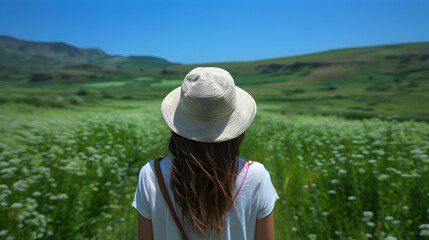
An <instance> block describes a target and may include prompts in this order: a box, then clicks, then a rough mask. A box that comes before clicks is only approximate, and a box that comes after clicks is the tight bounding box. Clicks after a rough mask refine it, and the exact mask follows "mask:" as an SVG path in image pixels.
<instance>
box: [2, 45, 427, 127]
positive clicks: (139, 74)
mask: <svg viewBox="0 0 429 240" xmlns="http://www.w3.org/2000/svg"><path fill="white" fill-rule="evenodd" d="M3 49H4V48H3ZM0 50H1V48H0ZM9 51H12V50H9ZM14 51H15V50H14ZM82 54H84V53H82ZM87 54H89V53H87ZM100 54H102V53H100ZM0 56H2V57H0V58H1V59H4V56H3V55H0ZM25 56H30V55H28V54H27V55H25ZM31 56H33V55H31ZM43 57H44V58H49V59H52V58H50V57H49V56H43ZM197 66H214V67H221V68H224V69H226V70H228V71H229V72H230V73H231V74H232V76H233V77H234V79H235V82H236V84H237V85H238V86H240V87H241V88H243V89H245V90H246V91H248V92H249V93H250V94H252V96H253V97H254V98H255V99H256V101H257V103H258V105H259V109H260V110H263V111H270V112H276V113H282V114H311V115H336V116H344V117H349V118H365V117H374V116H378V115H379V114H383V115H389V116H399V117H397V118H400V119H416V120H424V121H429V110H428V109H429V42H423V43H410V44H396V45H385V46H374V47H363V48H351V49H338V50H332V51H326V52H320V53H314V54H307V55H302V56H293V57H284V58H273V59H265V60H259V61H250V62H220V63H209V64H193V65H172V63H170V62H168V61H166V60H163V59H160V58H153V57H127V58H125V57H120V56H109V55H106V54H104V55H103V56H101V57H95V58H94V59H89V60H87V61H86V62H85V63H80V64H72V65H54V66H50V65H48V64H45V65H42V66H39V67H37V65H32V66H31V67H29V66H28V65H12V66H11V65H4V64H3V66H0V85H1V86H4V87H5V88H4V89H5V90H4V91H7V94H9V95H10V94H14V93H17V94H31V95H37V94H46V93H47V91H48V92H49V91H50V92H49V94H51V95H67V94H68V95H70V94H76V93H77V92H79V91H80V90H85V91H86V92H89V93H91V94H88V95H85V97H84V98H86V99H87V100H88V101H92V100H96V99H103V98H108V99H140V100H144V99H162V97H164V96H165V94H167V93H168V92H169V91H171V90H172V89H173V88H175V87H177V86H179V85H180V84H181V81H182V80H183V77H184V76H185V75H186V73H188V72H189V71H190V70H191V69H193V68H194V67H197ZM6 88H7V90H6ZM47 89H48V90H47ZM4 91H3V92H4ZM0 93H1V92H0Z"/></svg>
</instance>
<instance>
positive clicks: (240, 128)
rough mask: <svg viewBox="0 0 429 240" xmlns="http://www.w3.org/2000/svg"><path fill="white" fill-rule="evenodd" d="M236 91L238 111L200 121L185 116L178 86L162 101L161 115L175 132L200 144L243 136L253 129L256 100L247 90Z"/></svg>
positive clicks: (238, 89) (236, 109)
mask: <svg viewBox="0 0 429 240" xmlns="http://www.w3.org/2000/svg"><path fill="white" fill-rule="evenodd" d="M235 88H236V108H235V109H234V111H232V112H231V113H230V114H229V115H227V116H225V117H222V118H220V119H216V120H200V119H195V118H191V117H189V116H188V115H186V114H185V113H184V112H183V110H182V108H181V106H180V103H179V102H180V91H181V87H178V88H176V89H174V90H173V91H171V92H170V93H169V94H168V95H167V96H166V97H165V98H164V100H163V101H162V104H161V113H162V116H163V118H164V120H165V122H166V123H167V125H168V126H169V127H170V129H171V130H172V131H174V132H175V133H177V134H179V135H180V136H182V137H185V138H188V139H192V140H195V141H199V142H224V141H227V140H231V139H234V138H236V137H238V136H240V135H241V134H242V133H243V132H244V131H246V129H247V128H248V127H249V126H250V124H251V123H252V121H253V119H254V118H255V114H256V103H255V100H254V99H253V98H252V96H250V94H248V93H247V92H246V91H244V90H243V89H241V88H239V87H235Z"/></svg>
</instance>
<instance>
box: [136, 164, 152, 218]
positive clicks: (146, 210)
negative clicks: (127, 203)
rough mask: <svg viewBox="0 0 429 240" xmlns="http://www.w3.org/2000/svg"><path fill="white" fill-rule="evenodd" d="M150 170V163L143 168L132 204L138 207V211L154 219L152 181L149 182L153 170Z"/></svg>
mask: <svg viewBox="0 0 429 240" xmlns="http://www.w3.org/2000/svg"><path fill="white" fill-rule="evenodd" d="M150 170H151V167H150V164H149V163H147V164H146V165H144V166H143V167H142V168H141V170H140V173H139V179H138V182H137V188H136V193H135V195H134V201H133V203H132V204H131V206H133V207H134V208H135V209H137V211H138V212H139V213H140V214H141V215H142V216H143V217H145V218H147V219H152V213H151V209H150V206H149V196H150V183H149V182H148V180H149V174H151V172H149V171H150Z"/></svg>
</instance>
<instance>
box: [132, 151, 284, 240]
mask: <svg viewBox="0 0 429 240" xmlns="http://www.w3.org/2000/svg"><path fill="white" fill-rule="evenodd" d="M238 161H239V163H238V176H237V178H236V182H235V187H234V191H233V195H234V196H235V195H236V193H237V191H238V190H239V189H240V191H239V193H238V195H237V197H236V199H235V201H234V205H233V206H232V208H231V209H230V211H229V212H228V214H227V216H226V218H225V222H224V226H223V228H224V231H222V232H221V234H220V235H217V234H216V233H212V234H211V235H210V238H209V239H254V235H255V224H256V220H257V219H261V218H264V217H266V216H267V215H269V214H270V213H271V212H272V211H273V208H274V203H275V201H276V200H277V199H278V196H277V193H276V191H275V189H274V187H273V185H272V183H271V180H270V176H269V173H268V172H267V170H266V169H265V168H264V166H263V165H262V164H260V163H258V162H253V163H252V164H250V165H249V166H248V164H247V161H246V160H244V159H241V158H240V159H239V160H238ZM153 162H154V161H153V160H152V161H150V162H148V163H147V164H146V165H145V166H143V167H142V169H141V171H140V175H139V181H138V184H137V190H136V195H135V199H134V202H133V206H134V207H135V208H136V209H137V210H138V211H139V213H140V214H141V215H142V216H143V217H145V218H147V219H152V226H153V228H152V229H153V235H154V239H181V237H180V232H179V229H178V228H177V226H176V224H175V222H174V220H173V218H172V217H171V214H170V213H169V210H168V208H167V206H166V203H165V201H164V199H163V196H162V194H161V191H160V189H159V185H158V183H157V181H156V176H155V171H154V165H153ZM160 166H161V172H162V176H163V178H164V182H165V185H166V188H167V191H168V194H169V196H170V199H172V202H173V205H174V209H175V211H176V213H177V215H178V217H179V220H180V222H181V224H182V225H183V226H184V230H185V233H186V236H187V237H188V239H207V236H208V233H206V235H205V236H201V235H198V234H197V233H196V232H195V231H193V230H192V227H191V226H189V223H188V222H186V221H185V222H183V219H182V212H181V208H180V207H179V206H178V204H177V203H176V202H175V201H174V196H173V192H172V191H171V187H170V177H171V167H172V160H171V159H170V158H168V157H166V158H164V159H163V160H162V161H161V162H160ZM247 169H248V171H247ZM246 172H247V175H246ZM245 176H246V178H245V179H244V177H245ZM243 180H244V182H243Z"/></svg>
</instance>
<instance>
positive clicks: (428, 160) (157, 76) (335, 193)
mask: <svg viewBox="0 0 429 240" xmlns="http://www.w3.org/2000/svg"><path fill="white" fill-rule="evenodd" d="M10 54H12V53H10ZM8 56H9V55H8ZM18 60H19V59H18ZM21 60H22V59H21ZM21 60H20V61H21ZM30 60H31V59H30ZM30 60H29V61H30ZM48 60H49V59H47V60H46V61H48ZM31 61H33V60H31ZM49 61H50V60H49ZM94 61H95V60H94ZM147 61H149V62H151V64H153V65H150V66H149V65H148V66H147V67H146V68H145V69H140V68H139V66H142V65H139V64H143V63H145V62H147ZM42 63H46V62H41V64H40V65H34V64H33V65H19V66H13V65H10V66H9V65H7V66H0V172H1V174H0V180H1V181H0V239H8V240H14V239H15V240H18V239H112V240H113V239H136V234H137V229H136V227H137V226H136V211H135V209H133V208H132V207H131V206H130V204H131V201H132V199H133V194H134V191H135V186H136V181H137V177H138V171H139V169H140V168H141V167H142V166H143V165H144V164H145V163H146V162H147V161H149V160H151V159H154V158H156V157H158V156H160V155H165V154H166V153H167V148H166V143H167V139H168V136H169V130H168V128H167V127H166V125H165V124H160V123H161V122H163V120H162V118H161V116H160V110H159V108H160V102H161V100H162V98H163V97H164V96H165V95H166V94H167V93H168V92H170V91H171V90H172V89H174V88H176V87H177V86H179V85H180V82H181V81H182V79H183V77H184V76H185V74H186V73H187V72H188V71H189V70H191V69H192V68H194V67H195V66H194V65H174V66H171V63H168V62H166V61H165V60H162V59H157V58H145V57H134V58H133V59H132V61H131V60H129V59H125V58H116V57H111V58H110V57H109V58H106V59H104V60H103V61H101V60H100V61H99V62H92V63H93V64H83V65H58V64H57V65H55V66H54V65H52V66H49V65H46V64H42ZM122 64H123V65H122ZM155 66H158V67H159V66H165V67H163V68H157V69H154V68H155ZM203 66H204V65H203ZM209 66H217V67H222V68H225V69H227V70H228V71H229V72H230V73H231V74H232V76H233V77H234V79H235V81H236V84H237V85H238V86H239V87H241V88H243V89H245V90H246V91H248V92H249V93H251V94H252V96H254V98H255V99H256V102H257V105H258V114H257V117H256V119H255V121H254V123H253V124H252V126H251V128H250V129H249V131H248V133H246V137H245V141H244V142H243V145H242V157H244V158H247V159H249V160H255V161H259V162H262V163H263V164H265V166H266V168H267V169H268V170H269V171H270V173H271V177H272V181H273V184H274V185H275V187H276V189H277V192H278V194H279V196H280V199H279V201H278V202H277V203H276V208H275V225H276V238H277V239H298V240H300V239H327V240H329V239H347V240H348V239H386V240H395V239H412V240H414V239H428V238H429V157H428V155H429V125H428V121H429V111H428V109H429V94H428V93H429V81H428V80H429V78H428V76H429V43H416V44H403V45H391V46H380V47H367V48H356V49H343V50H335V51H328V52H322V53H316V54H309V55H304V56H296V57H289V58H278V59H267V60H262V61H253V62H234V63H213V64H209Z"/></svg>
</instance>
